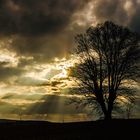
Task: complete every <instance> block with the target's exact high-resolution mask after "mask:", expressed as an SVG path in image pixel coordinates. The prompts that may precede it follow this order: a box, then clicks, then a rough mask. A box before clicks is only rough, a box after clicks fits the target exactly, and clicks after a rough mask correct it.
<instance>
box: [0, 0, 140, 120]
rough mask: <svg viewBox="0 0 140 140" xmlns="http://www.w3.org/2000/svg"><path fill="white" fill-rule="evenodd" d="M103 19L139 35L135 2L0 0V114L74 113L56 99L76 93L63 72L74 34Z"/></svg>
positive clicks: (139, 15)
mask: <svg viewBox="0 0 140 140" xmlns="http://www.w3.org/2000/svg"><path fill="white" fill-rule="evenodd" d="M106 20H111V21H113V22H115V23H117V24H119V25H124V26H128V27H129V28H131V29H132V30H134V31H137V32H139V33H140V27H139V26H140V0H0V54H1V55H0V99H1V102H0V112H2V113H15V114H16V115H17V116H18V115H19V114H18V113H17V112H18V110H20V108H21V106H20V105H19V104H20V103H21V104H26V105H25V106H23V107H25V108H26V109H25V112H26V113H25V112H24V113H25V114H28V115H29V114H30V115H32V114H36V113H37V114H43V115H44V114H45V113H72V114H74V112H76V111H75V109H73V108H71V107H72V106H71V107H68V108H67V107H66V108H65V105H64V101H67V100H68V98H67V97H60V96H59V97H58V95H60V94H63V95H65V96H68V95H69V94H71V93H74V94H76V95H78V93H79V89H78V88H77V87H76V86H75V85H74V84H75V83H74V82H73V81H72V80H71V79H70V78H69V77H68V74H67V69H68V68H69V67H71V66H72V65H73V64H74V62H75V59H74V58H73V56H71V55H70V53H69V52H71V51H72V50H73V48H74V45H76V44H75V42H74V36H75V35H76V34H78V33H81V32H85V30H86V29H87V28H88V27H89V26H96V24H98V23H102V22H104V21H106ZM9 93H10V94H9ZM39 94H40V95H39ZM46 94H53V96H45V95H46ZM4 95H5V96H4ZM1 97H2V98H1ZM42 100H43V102H42ZM32 101H33V102H32ZM12 102H14V103H15V104H16V103H17V104H18V105H19V106H18V107H16V105H15V104H13V103H12ZM61 102H62V103H61ZM27 104H28V105H27ZM59 105H60V106H59ZM5 108H6V109H5ZM27 108H28V109H27ZM53 109H55V110H54V111H53ZM77 113H85V112H82V111H80V112H77ZM138 115H139V114H138ZM9 116H10V114H9ZM0 117H1V114H0ZM27 118H28V117H27Z"/></svg>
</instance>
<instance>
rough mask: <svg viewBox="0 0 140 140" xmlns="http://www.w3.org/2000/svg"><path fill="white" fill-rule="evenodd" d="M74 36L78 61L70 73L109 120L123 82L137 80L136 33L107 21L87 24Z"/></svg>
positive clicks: (139, 52) (138, 53)
mask: <svg viewBox="0 0 140 140" xmlns="http://www.w3.org/2000/svg"><path fill="white" fill-rule="evenodd" d="M75 39H76V43H77V44H78V45H77V46H76V49H75V52H76V56H77V59H78V62H77V65H76V66H75V67H74V68H71V72H70V75H71V76H73V77H75V79H76V80H77V82H78V84H79V86H80V87H81V88H84V89H85V91H84V92H83V93H85V95H86V96H88V97H89V96H90V97H92V100H96V101H97V103H98V104H99V106H100V107H101V110H102V112H103V114H104V117H105V119H111V118H112V110H113V106H114V103H115V100H116V99H117V98H118V96H119V95H120V92H119V89H120V88H121V86H122V85H124V81H125V82H128V83H129V80H137V76H138V75H139V58H140V57H139V56H140V47H139V46H140V43H139V36H138V34H136V33H134V32H132V31H130V30H129V29H128V28H126V27H122V26H119V25H116V24H114V23H113V22H109V21H106V22H104V23H103V24H98V25H97V26H96V27H90V28H89V29H88V30H87V31H86V33H84V34H78V35H77V36H76V37H75ZM124 94H126V93H124ZM120 97H121V96H120ZM127 97H130V96H129V95H128V96H127Z"/></svg>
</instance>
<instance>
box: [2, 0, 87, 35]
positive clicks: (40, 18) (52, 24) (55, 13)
mask: <svg viewBox="0 0 140 140" xmlns="http://www.w3.org/2000/svg"><path fill="white" fill-rule="evenodd" d="M86 2H87V0H78V1H75V0H70V1H69V0H0V15H1V16H0V21H1V22H0V33H1V34H21V35H31V36H36V35H37V36H38V35H42V34H48V33H51V32H54V33H56V32H58V30H59V31H60V30H61V29H63V28H64V27H65V26H66V25H67V24H68V23H69V20H70V18H71V15H72V14H73V12H75V10H77V9H79V8H81V7H82V6H84V3H86Z"/></svg>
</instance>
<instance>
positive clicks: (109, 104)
mask: <svg viewBox="0 0 140 140" xmlns="http://www.w3.org/2000/svg"><path fill="white" fill-rule="evenodd" d="M112 110H113V101H109V102H108V110H107V113H106V114H105V120H111V119H112Z"/></svg>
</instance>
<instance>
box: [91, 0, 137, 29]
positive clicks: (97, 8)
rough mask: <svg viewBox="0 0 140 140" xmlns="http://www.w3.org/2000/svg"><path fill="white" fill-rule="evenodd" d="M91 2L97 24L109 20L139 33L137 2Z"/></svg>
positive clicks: (130, 0) (122, 0) (105, 0)
mask: <svg viewBox="0 0 140 140" xmlns="http://www.w3.org/2000/svg"><path fill="white" fill-rule="evenodd" d="M92 2H94V8H93V15H95V17H96V19H97V21H98V22H104V21H105V20H111V21H114V22H116V23H117V24H120V25H125V26H129V27H130V28H132V29H133V30H135V31H140V30H139V23H140V14H139V13H140V1H139V0H92Z"/></svg>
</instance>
